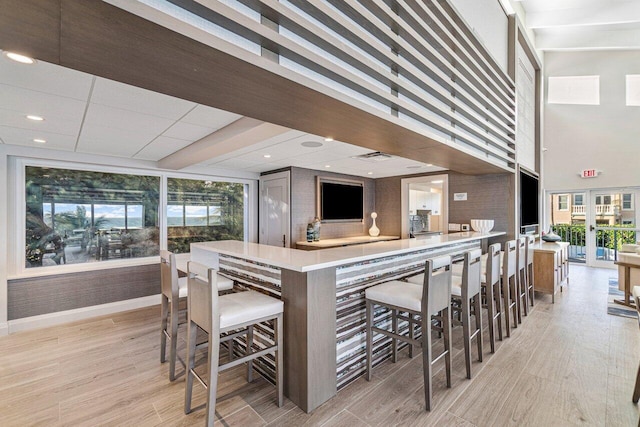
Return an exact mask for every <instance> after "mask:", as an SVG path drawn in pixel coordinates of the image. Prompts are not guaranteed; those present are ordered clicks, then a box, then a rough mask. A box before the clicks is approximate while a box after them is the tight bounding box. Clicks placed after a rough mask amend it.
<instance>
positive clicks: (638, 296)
mask: <svg viewBox="0 0 640 427" xmlns="http://www.w3.org/2000/svg"><path fill="white" fill-rule="evenodd" d="M631 294H632V295H633V299H634V301H635V303H636V311H637V312H638V326H640V286H634V287H633V290H632V292H631ZM638 400H640V365H639V366H638V373H637V374H636V385H635V387H634V388H633V403H638Z"/></svg>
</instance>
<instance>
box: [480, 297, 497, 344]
mask: <svg viewBox="0 0 640 427" xmlns="http://www.w3.org/2000/svg"><path fill="white" fill-rule="evenodd" d="M484 289H485V291H484V294H485V298H486V300H487V314H488V317H489V319H488V320H489V345H490V346H491V353H495V351H496V335H495V329H494V326H495V321H496V319H495V308H496V302H495V301H494V299H493V292H491V289H490V286H485V287H484ZM480 322H482V318H481V319H480Z"/></svg>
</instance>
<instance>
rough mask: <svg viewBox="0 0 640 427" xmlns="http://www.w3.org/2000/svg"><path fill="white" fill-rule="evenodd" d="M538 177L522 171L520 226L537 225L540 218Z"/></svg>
mask: <svg viewBox="0 0 640 427" xmlns="http://www.w3.org/2000/svg"><path fill="white" fill-rule="evenodd" d="M538 192H539V190H538V178H536V177H534V176H531V175H529V174H527V173H524V172H520V226H521V227H523V226H527V225H535V224H538V223H539V222H540V220H539V218H538V212H539V206H538V200H539V194H538Z"/></svg>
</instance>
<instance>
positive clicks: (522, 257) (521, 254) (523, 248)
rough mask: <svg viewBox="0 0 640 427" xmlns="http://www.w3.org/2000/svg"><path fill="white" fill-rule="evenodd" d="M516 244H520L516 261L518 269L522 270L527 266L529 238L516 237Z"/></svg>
mask: <svg viewBox="0 0 640 427" xmlns="http://www.w3.org/2000/svg"><path fill="white" fill-rule="evenodd" d="M516 244H517V245H518V250H517V251H516V253H517V255H516V263H517V264H518V271H520V270H524V269H525V268H526V267H527V258H526V257H527V238H526V237H524V236H522V237H520V238H519V239H516Z"/></svg>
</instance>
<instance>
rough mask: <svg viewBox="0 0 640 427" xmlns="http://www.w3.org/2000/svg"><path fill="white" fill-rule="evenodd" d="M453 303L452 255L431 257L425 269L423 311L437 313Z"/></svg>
mask: <svg viewBox="0 0 640 427" xmlns="http://www.w3.org/2000/svg"><path fill="white" fill-rule="evenodd" d="M450 304H451V257H450V256H449V255H445V256H441V257H437V258H430V259H428V260H427V263H426V266H425V270H424V286H423V287H422V307H423V311H424V310H425V309H428V313H424V312H423V314H431V315H433V314H435V313H437V312H439V311H442V310H443V309H445V308H448V307H449V305H450Z"/></svg>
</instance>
